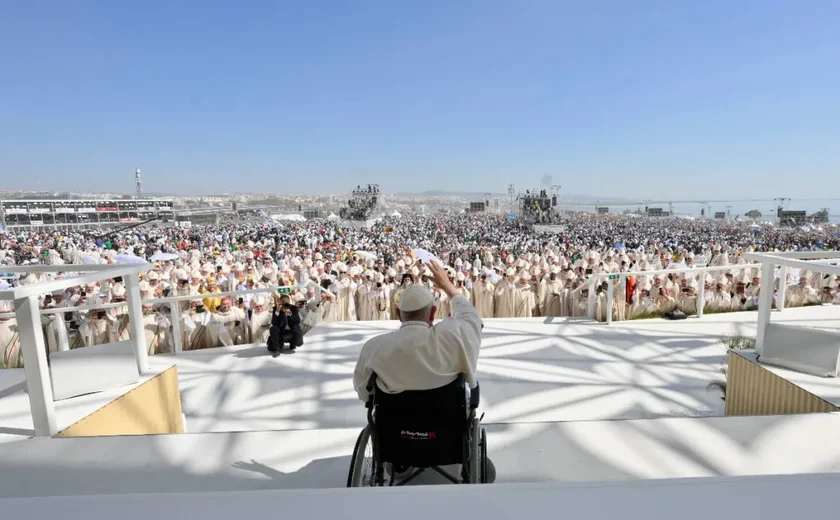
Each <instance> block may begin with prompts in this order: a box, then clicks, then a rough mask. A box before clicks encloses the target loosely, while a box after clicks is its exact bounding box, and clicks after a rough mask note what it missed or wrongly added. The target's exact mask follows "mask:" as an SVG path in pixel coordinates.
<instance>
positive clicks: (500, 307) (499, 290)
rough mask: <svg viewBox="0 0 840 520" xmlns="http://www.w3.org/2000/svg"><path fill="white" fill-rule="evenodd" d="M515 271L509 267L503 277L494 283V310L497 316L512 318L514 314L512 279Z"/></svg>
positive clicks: (514, 302)
mask: <svg viewBox="0 0 840 520" xmlns="http://www.w3.org/2000/svg"><path fill="white" fill-rule="evenodd" d="M514 274H515V271H514V270H513V268H511V267H509V268H508V269H507V271H505V277H504V279H502V280H501V281H499V283H498V284H497V285H496V297H495V310H496V317H497V318H513V317H514V316H516V303H517V301H516V283H515V282H514V280H513V277H514Z"/></svg>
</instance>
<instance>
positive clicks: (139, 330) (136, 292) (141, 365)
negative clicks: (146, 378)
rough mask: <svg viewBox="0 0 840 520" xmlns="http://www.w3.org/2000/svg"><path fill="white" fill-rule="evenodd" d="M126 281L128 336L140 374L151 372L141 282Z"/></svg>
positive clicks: (132, 278) (134, 279) (135, 278)
mask: <svg viewBox="0 0 840 520" xmlns="http://www.w3.org/2000/svg"><path fill="white" fill-rule="evenodd" d="M124 280H125V296H126V298H125V300H126V303H127V304H128V334H129V337H131V343H132V344H133V345H134V358H135V360H136V361H137V370H138V371H139V372H140V374H144V373H146V372H148V371H149V346H148V345H146V329H145V327H144V326H143V307H142V304H141V301H140V281H139V279H138V278H137V276H128V277H126V278H124Z"/></svg>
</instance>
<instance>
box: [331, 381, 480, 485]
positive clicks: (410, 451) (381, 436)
mask: <svg viewBox="0 0 840 520" xmlns="http://www.w3.org/2000/svg"><path fill="white" fill-rule="evenodd" d="M367 390H368V393H369V394H370V398H369V399H368V401H367V403H366V404H365V406H366V407H367V418H368V424H367V426H365V428H364V429H363V430H362V431H361V433H360V434H359V437H358V439H357V440H356V446H355V447H354V448H353V457H352V459H351V461H350V473H349V474H348V475H347V487H377V486H402V485H405V484H407V483H409V482H411V481H412V480H414V479H415V478H416V477H418V476H419V475H421V474H422V473H424V472H425V471H426V470H431V471H434V472H436V473H438V474H440V475H441V476H443V477H444V478H445V479H447V480H448V481H450V482H452V483H453V484H476V483H486V482H487V478H488V476H487V433H486V432H485V431H484V428H482V427H481V418H480V417H476V408H478V403H479V387H478V385H476V387H475V388H474V389H472V390H471V392H470V397H469V399H468V398H467V394H466V384H465V378H464V375H463V374H459V375H458V377H457V378H456V379H455V380H454V381H452V382H451V383H449V384H447V385H445V386H442V387H439V388H434V389H431V390H423V391H405V392H401V393H398V394H389V393H387V392H383V391H382V390H380V389H379V387H378V386H377V385H376V374H373V375H372V376H371V378H370V380H369V381H368V385H367ZM455 464H460V465H461V473H460V475H457V476H456V475H452V474H451V473H450V472H448V471H446V470H445V469H443V468H442V467H441V466H448V465H455ZM399 468H407V469H406V470H405V471H399ZM400 473H402V475H400Z"/></svg>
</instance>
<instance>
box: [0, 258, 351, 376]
mask: <svg viewBox="0 0 840 520" xmlns="http://www.w3.org/2000/svg"><path fill="white" fill-rule="evenodd" d="M61 267H64V266H61ZM75 267H77V268H82V267H83V269H84V271H83V272H88V271H91V272H92V271H105V270H108V269H109V268H110V269H113V268H114V265H105V264H101V265H98V264H97V265H85V266H75ZM58 268H59V267H58V266H46V265H31V266H14V267H8V268H4V271H5V272H18V273H44V272H52V273H55V272H56V270H57V269H58ZM73 273H74V271H64V272H63V274H65V275H71V274H73ZM309 288H312V289H314V291H315V298H316V299H318V300H319V301H320V299H321V296H322V295H324V294H326V295H329V296H330V297H332V298H333V299H335V298H336V296H335V294H333V293H332V292H330V291H329V290H327V289H324V288H322V287H321V286H320V285H319V284H317V283H315V282H314V281H312V280H307V281H306V282H303V283H300V284H297V285H292V286H268V287H262V288H258V289H247V290H240V291H224V292H216V293H206V294H192V295H184V296H169V297H165V298H151V299H145V300H141V301H140V304H141V306H154V308H155V309H156V310H161V307H162V306H165V307H166V308H167V311H168V313H167V312H165V314H166V315H167V317H169V318H172V317H176V316H177V317H181V316H182V314H183V313H182V311H181V309H180V304H181V303H182V302H189V301H194V300H203V299H206V298H221V297H225V296H230V297H231V299H235V298H239V297H243V296H247V295H256V294H269V293H271V294H274V293H278V292H283V293H292V292H294V291H303V290H308V289H309ZM44 292H49V289H45V291H44ZM127 308H128V302H127V301H123V302H115V303H96V304H88V305H82V306H75V307H53V308H47V309H40V310H39V312H40V314H41V315H42V316H54V320H55V321H54V322H53V323H54V327H55V328H54V330H55V337H54V339H55V343H56V345H54V346H55V349H54V350H57V351H67V350H70V349H71V348H76V347H80V346H83V345H80V344H76V345H71V341H70V335H69V331H68V328H67V325H66V322H65V319H64V315H65V313H76V312H85V311H87V312H90V311H108V310H114V309H126V310H127ZM269 310H270V309H269ZM0 318H15V313H14V312H6V313H0ZM167 321H168V322H169V325H168V327H170V328H169V332H170V336H169V337H171V338H172V344H173V347H172V350H171V352H173V353H176V354H177V353H179V352H182V351H183V350H184V344H183V333H182V320H181V319H168V320H167ZM50 339H53V338H50ZM76 339H77V340H78V341H84V339H85V338H83V337H82V334H81V333H79V337H77V338H76ZM47 343H48V345H47V348H48V349H49V348H50V345H49V344H50V343H51V341H47ZM85 343H88V342H85ZM84 346H86V345H84ZM215 346H220V345H215ZM3 354H4V352H0V355H3ZM4 364H8V363H4Z"/></svg>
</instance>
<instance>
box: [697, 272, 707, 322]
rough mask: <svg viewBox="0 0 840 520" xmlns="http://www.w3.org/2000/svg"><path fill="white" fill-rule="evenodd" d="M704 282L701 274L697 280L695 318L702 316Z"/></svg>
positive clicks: (704, 291)
mask: <svg viewBox="0 0 840 520" xmlns="http://www.w3.org/2000/svg"><path fill="white" fill-rule="evenodd" d="M705 300H706V283H705V280H704V277H703V276H700V278H699V279H698V280H697V318H698V319H699V318H702V317H703V307H705V304H706V301H705Z"/></svg>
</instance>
